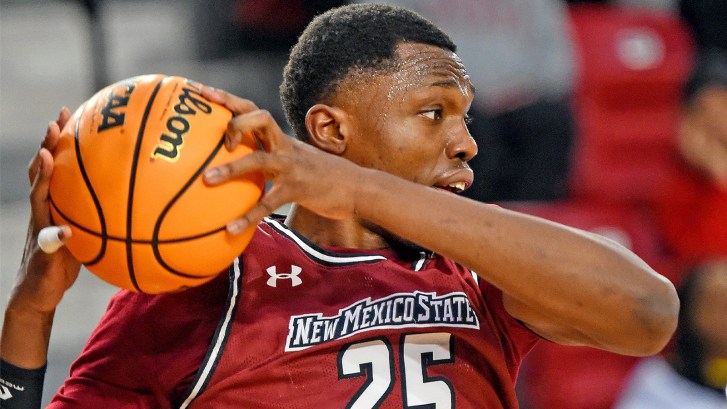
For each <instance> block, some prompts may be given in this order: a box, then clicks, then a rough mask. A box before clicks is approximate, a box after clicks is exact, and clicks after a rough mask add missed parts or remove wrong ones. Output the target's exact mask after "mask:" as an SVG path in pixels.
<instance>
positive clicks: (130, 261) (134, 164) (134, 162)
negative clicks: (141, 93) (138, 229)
mask: <svg viewBox="0 0 727 409" xmlns="http://www.w3.org/2000/svg"><path fill="white" fill-rule="evenodd" d="M166 78H167V77H166V76H165V77H164V78H162V79H161V80H160V81H159V82H158V83H157V85H156V86H155V87H154V90H153V91H152V93H151V95H150V96H149V101H148V102H147V103H146V108H145V109H144V115H143V116H142V118H141V124H140V125H139V132H138V134H137V135H136V145H135V146H134V156H133V157H132V159H131V175H130V178H129V195H128V199H127V200H128V201H127V206H126V239H125V240H124V241H125V242H126V265H127V267H128V268H127V270H128V271H129V278H130V279H131V284H132V285H133V286H134V288H136V289H137V290H138V291H139V292H142V293H143V291H142V290H141V288H139V283H138V282H137V281H136V274H134V257H133V255H132V244H133V243H132V241H131V237H132V232H131V230H132V222H131V214H132V212H133V207H134V187H135V185H136V171H137V168H138V166H139V153H140V152H141V145H142V142H143V140H144V132H145V131H146V122H147V120H148V119H149V114H150V112H151V108H152V106H153V105H154V100H155V99H156V97H157V94H158V93H159V89H160V88H161V86H162V83H163V82H164V80H165V79H166Z"/></svg>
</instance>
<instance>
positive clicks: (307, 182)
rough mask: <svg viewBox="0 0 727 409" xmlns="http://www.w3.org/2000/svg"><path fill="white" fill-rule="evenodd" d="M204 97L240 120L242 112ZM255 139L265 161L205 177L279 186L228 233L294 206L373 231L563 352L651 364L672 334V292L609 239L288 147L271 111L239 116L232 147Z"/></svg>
mask: <svg viewBox="0 0 727 409" xmlns="http://www.w3.org/2000/svg"><path fill="white" fill-rule="evenodd" d="M205 92H206V96H207V97H208V98H210V99H216V100H218V101H219V102H220V103H224V104H225V105H227V106H228V107H230V108H231V109H232V110H233V112H234V111H235V106H236V105H240V106H242V105H244V101H242V100H239V99H238V98H235V97H232V96H230V95H229V94H225V93H211V92H210V91H209V90H207V91H205ZM248 133H250V134H254V135H256V136H257V137H258V138H259V139H260V140H261V142H262V144H263V145H264V147H265V150H264V151H257V152H254V153H252V154H249V155H246V156H244V157H242V158H240V159H238V160H236V161H234V162H231V163H229V164H226V165H223V166H220V167H217V168H215V169H211V170H209V171H208V172H207V173H206V174H205V177H206V181H207V182H208V183H212V184H215V183H224V182H225V181H227V180H230V179H234V178H235V177H237V176H238V175H242V174H245V173H249V172H262V173H264V174H265V175H266V178H267V179H269V180H271V181H272V188H271V189H270V190H268V191H267V192H266V193H265V195H264V196H263V197H262V199H261V200H260V201H259V203H258V204H257V205H256V206H255V207H253V209H251V210H250V211H249V212H248V213H247V214H246V215H244V216H243V217H241V218H240V219H238V220H235V221H233V222H231V223H230V225H229V226H228V229H229V230H230V231H231V232H235V231H244V230H245V229H246V228H247V227H248V226H250V225H251V224H253V223H257V222H258V221H259V220H260V219H262V218H263V217H264V216H266V215H267V214H269V213H270V212H272V211H273V210H274V209H276V208H278V207H280V206H282V205H283V204H286V203H297V204H298V205H299V206H303V207H305V208H307V209H309V210H311V211H314V212H316V213H318V214H320V215H321V216H324V217H328V218H332V219H343V218H351V217H354V218H359V219H362V220H366V221H368V222H369V223H373V224H375V225H378V226H381V227H382V228H384V229H386V230H389V231H391V232H392V233H394V234H396V235H398V236H401V237H404V238H406V239H408V240H410V241H412V242H415V243H417V244H419V245H421V246H424V247H425V248H428V249H430V250H433V251H435V252H437V253H439V254H441V255H443V256H446V257H449V258H451V259H453V260H455V261H457V262H458V263H460V264H462V265H463V266H465V267H467V268H469V269H471V270H473V271H476V272H477V273H478V274H479V275H480V276H481V277H482V278H483V279H485V280H486V281H488V282H490V283H491V284H493V285H495V286H496V287H498V288H500V289H501V290H502V292H503V302H504V305H505V307H506V308H507V310H508V312H509V313H510V314H511V315H512V316H513V317H515V318H517V319H519V320H520V321H522V322H524V323H525V324H526V325H527V326H528V327H529V328H531V329H532V330H533V331H535V332H536V333H538V334H540V335H541V336H543V337H544V338H547V339H550V340H553V341H556V342H559V343H563V344H577V345H589V346H594V347H598V348H601V349H605V350H609V351H613V352H617V353H622V354H628V355H649V354H654V353H656V352H658V351H659V350H661V349H662V348H663V346H664V345H665V344H666V343H667V342H668V340H669V338H670V337H671V334H672V333H673V331H674V329H675V328H676V320H677V315H678V309H679V301H678V298H677V296H676V291H675V289H674V286H673V285H672V284H671V283H670V282H669V281H668V280H666V279H665V278H664V277H662V276H661V275H659V274H657V273H656V272H655V271H654V270H652V269H651V268H650V267H649V266H648V265H647V264H646V263H645V262H643V261H642V260H641V259H639V258H638V257H637V256H636V255H634V254H633V253H632V252H630V251H629V250H627V249H625V248H624V247H622V246H619V245H618V244H616V243H614V242H612V241H610V240H608V239H606V238H603V237H601V236H598V235H595V234H591V233H588V232H585V231H581V230H577V229H573V228H570V227H566V226H563V225H560V224H557V223H553V222H550V221H547V220H544V219H540V218H537V217H533V216H529V215H525V214H521V213H517V212H514V211H509V210H506V209H502V208H498V207H495V206H490V205H487V204H483V203H480V202H476V201H474V200H469V199H466V198H463V197H460V196H457V195H454V194H451V193H449V192H444V191H441V190H437V189H433V188H430V187H428V186H423V185H420V184H417V183H412V182H409V181H407V180H404V179H402V178H399V177H396V176H394V175H391V174H388V173H385V172H382V171H378V170H374V169H368V168H363V167H361V166H358V165H356V164H355V163H353V162H351V161H348V160H346V159H344V158H341V157H339V156H336V155H332V154H328V153H326V152H323V151H321V150H320V149H317V148H315V147H312V146H310V145H308V144H305V143H302V142H300V141H297V140H294V139H292V138H290V137H287V136H286V135H284V134H283V132H282V131H281V129H280V127H279V126H278V125H277V124H276V123H275V121H274V120H273V118H272V116H271V115H270V114H269V113H267V112H266V111H262V110H258V111H253V112H247V113H244V114H241V115H237V116H235V117H234V118H233V120H232V121H231V123H230V126H229V127H228V132H227V139H228V141H229V142H230V143H229V144H228V147H229V148H234V145H235V144H236V143H237V142H239V140H241V138H242V135H243V134H248ZM331 186H335V187H336V188H335V189H332V188H331Z"/></svg>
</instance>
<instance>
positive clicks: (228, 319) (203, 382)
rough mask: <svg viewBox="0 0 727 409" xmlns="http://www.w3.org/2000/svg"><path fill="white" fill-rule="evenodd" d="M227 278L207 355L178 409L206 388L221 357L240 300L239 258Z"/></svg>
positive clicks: (185, 406) (186, 405) (185, 405)
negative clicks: (219, 316) (228, 281)
mask: <svg viewBox="0 0 727 409" xmlns="http://www.w3.org/2000/svg"><path fill="white" fill-rule="evenodd" d="M229 277H230V288H229V290H228V292H227V304H226V305H225V310H224V313H223V314H222V317H221V318H220V321H219V323H218V324H217V329H216V330H215V334H214V336H213V337H212V341H211V342H210V346H209V349H208V350H207V354H206V355H205V357H204V360H203V361H202V364H201V365H200V367H199V369H198V370H197V376H195V378H194V381H193V382H192V388H191V389H190V391H189V392H188V393H187V396H186V398H185V399H184V401H183V402H182V404H181V405H180V406H179V408H180V409H185V408H187V407H188V406H189V405H190V404H191V403H192V401H194V400H195V399H196V398H197V397H198V396H199V395H200V394H201V393H202V392H203V391H204V389H205V388H206V387H207V385H208V384H209V381H210V379H211V378H212V375H213V374H214V372H215V369H216V368H217V364H218V363H219V361H220V358H221V357H222V352H223V351H224V349H225V346H226V345H227V338H228V336H229V335H230V330H231V329H232V320H233V318H234V317H235V312H236V311H237V302H238V300H239V298H240V284H241V283H242V273H241V267H240V257H238V258H236V259H235V261H234V263H233V264H232V266H230V269H229Z"/></svg>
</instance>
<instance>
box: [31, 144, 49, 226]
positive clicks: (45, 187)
mask: <svg viewBox="0 0 727 409" xmlns="http://www.w3.org/2000/svg"><path fill="white" fill-rule="evenodd" d="M38 158H39V164H38V169H37V171H36V172H35V178H34V179H33V183H32V185H31V188H30V208H31V213H32V215H33V220H35V223H34V225H35V226H39V227H40V226H47V225H48V224H50V213H49V211H48V191H49V188H50V178H51V174H52V173H53V155H51V153H50V152H49V151H48V150H47V149H45V148H41V150H40V151H39V152H38Z"/></svg>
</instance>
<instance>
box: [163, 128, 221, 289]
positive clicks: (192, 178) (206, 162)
mask: <svg viewBox="0 0 727 409" xmlns="http://www.w3.org/2000/svg"><path fill="white" fill-rule="evenodd" d="M223 142H224V138H222V139H220V141H219V143H217V146H216V147H215V149H213V150H212V152H211V153H210V154H209V156H208V157H207V159H206V160H205V161H204V163H202V165H201V166H200V167H199V169H197V171H196V172H195V173H194V174H193V175H192V177H191V178H190V179H189V180H188V181H187V183H185V184H184V186H183V187H182V189H180V191H179V192H177V194H176V195H174V197H173V198H172V200H170V201H169V203H167V205H166V206H165V207H164V209H163V210H162V212H161V214H160V215H159V218H158V219H157V221H156V223H155V225H154V232H153V233H152V240H151V245H152V251H153V252H154V258H156V260H157V262H159V265H161V266H162V267H164V268H165V269H166V270H167V271H169V272H170V273H172V274H175V275H180V276H182V277H188V275H187V274H185V273H182V272H181V271H178V270H175V269H174V268H172V267H171V266H170V265H169V264H167V263H166V262H165V261H164V258H163V257H162V254H161V252H160V251H159V246H158V243H159V242H160V241H159V240H158V237H159V231H160V230H161V225H162V221H163V220H164V217H165V216H166V214H167V213H168V212H169V211H170V210H171V208H172V206H173V205H174V204H175V203H176V202H177V200H179V198H180V197H182V195H183V194H184V192H186V191H187V189H189V188H190V187H191V186H192V184H193V183H194V181H195V180H197V178H198V177H199V176H200V175H201V174H202V172H203V171H204V169H205V168H206V167H207V165H209V164H210V163H211V162H212V160H213V159H214V158H215V156H216V155H217V153H218V152H219V151H220V149H221V148H222V146H223ZM224 229H225V227H222V228H219V229H217V230H214V231H212V232H211V233H210V234H212V233H216V232H218V231H221V230H224ZM200 237H203V236H200ZM193 277H195V276H193Z"/></svg>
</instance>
